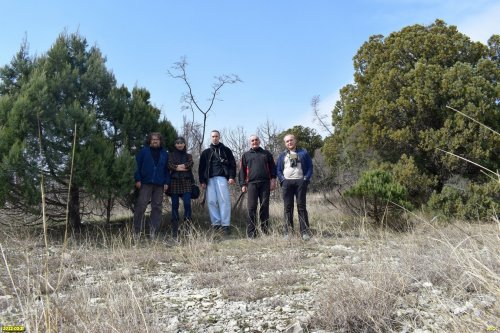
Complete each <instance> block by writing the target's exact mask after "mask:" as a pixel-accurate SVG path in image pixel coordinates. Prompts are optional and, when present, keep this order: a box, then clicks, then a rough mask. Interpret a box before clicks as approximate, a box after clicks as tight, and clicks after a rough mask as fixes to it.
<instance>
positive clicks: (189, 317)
mask: <svg viewBox="0 0 500 333" xmlns="http://www.w3.org/2000/svg"><path fill="white" fill-rule="evenodd" d="M491 230H492V231H493V238H492V239H493V240H494V239H495V238H494V236H495V235H494V232H495V228H492V229H491ZM490 236H491V234H490ZM432 237H434V236H433V235H430V236H429V235H427V236H422V235H412V236H409V235H403V236H401V235H399V236H394V237H392V236H391V237H389V238H388V237H385V236H384V237H373V236H370V237H361V236H359V235H358V236H356V237H340V238H339V237H319V236H317V237H313V238H312V239H311V240H310V241H308V242H304V241H302V240H301V239H299V238H297V239H291V240H284V239H282V238H280V237H265V238H261V239H257V240H246V239H234V238H233V239H227V240H222V241H221V240H218V239H206V238H199V239H196V240H191V241H186V240H184V241H183V242H182V243H181V244H174V243H172V242H169V243H167V244H165V243H163V242H154V243H149V242H144V243H142V244H140V245H139V246H136V247H135V248H134V247H132V246H130V244H128V245H127V244H126V243H125V244H124V243H120V244H117V243H116V242H114V243H113V242H112V241H111V242H110V243H108V244H102V243H101V244H100V245H99V246H96V245H95V244H93V243H92V242H89V243H82V242H78V243H75V244H70V245H69V246H68V248H67V249H64V247H63V246H62V245H51V246H50V247H49V249H48V251H46V250H45V247H44V246H43V244H42V242H41V240H40V239H35V240H33V239H31V240H30V241H26V240H23V241H11V242H7V243H6V240H5V239H4V240H2V243H1V244H2V254H3V266H4V267H5V268H6V269H4V270H2V273H1V277H0V291H1V293H0V322H1V323H3V324H9V325H17V324H22V325H26V326H28V327H29V329H30V331H31V332H35V331H40V332H42V331H46V330H47V322H48V321H47V320H46V319H47V318H50V320H49V321H50V322H52V328H54V327H57V328H55V331H64V332H81V331H82V330H85V331H88V332H101V331H116V332H125V331H127V332H296V333H298V332H387V331H396V332H442V331H447V332H460V331H463V332H467V331H468V332H487V331H499V330H500V319H499V316H498V315H499V313H500V310H499V309H500V306H499V299H498V297H499V290H500V285H499V280H498V276H499V275H498V273H499V269H500V263H499V262H498V258H499V247H498V243H497V244H496V247H495V245H494V244H495V243H494V242H488V243H486V242H484V239H482V240H481V242H482V245H481V244H479V243H471V242H470V240H467V241H466V239H467V237H463V241H462V242H461V243H460V238H457V239H456V240H450V238H448V237H447V238H446V239H447V241H446V242H444V241H440V240H438V239H434V240H432ZM497 237H498V234H497ZM478 244H479V245H478ZM453 251H455V252H453ZM471 251H479V252H480V253H476V252H474V253H473V254H472V255H470V256H469V257H468V258H467V257H466V255H465V254H467V253H469V254H470V253H471ZM47 258H48V260H47ZM467 262H468V263H469V264H470V266H466V264H467ZM444 266H446V267H444ZM44 267H49V269H48V272H49V273H47V271H46V270H45V269H44ZM438 267H441V268H438ZM7 268H8V269H7ZM488 274H489V276H488ZM47 282H48V283H47ZM47 313H50V315H49V316H47V315H46V314H47Z"/></svg>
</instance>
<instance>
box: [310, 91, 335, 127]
mask: <svg viewBox="0 0 500 333" xmlns="http://www.w3.org/2000/svg"><path fill="white" fill-rule="evenodd" d="M319 102H320V98H319V95H316V96H313V98H312V99H311V107H312V109H313V114H314V119H313V122H315V123H317V124H318V125H319V126H321V127H322V128H323V130H325V131H326V132H328V133H329V134H330V135H332V134H333V132H332V130H331V126H330V125H329V124H328V123H327V120H326V119H328V115H326V114H321V113H320V111H319Z"/></svg>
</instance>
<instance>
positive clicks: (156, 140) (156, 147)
mask: <svg viewBox="0 0 500 333" xmlns="http://www.w3.org/2000/svg"><path fill="white" fill-rule="evenodd" d="M135 159H136V162H137V169H136V171H135V174H134V178H135V187H136V188H137V189H139V198H138V199H137V203H136V205H135V211H134V238H136V239H137V238H138V237H139V236H140V234H141V227H142V219H143V217H144V212H145V211H146V207H147V205H148V203H149V201H151V224H150V229H151V230H150V236H151V239H154V238H155V236H156V232H157V230H158V228H159V226H160V221H161V214H162V203H163V193H164V192H165V191H166V190H167V189H168V185H169V184H170V172H169V171H168V153H167V151H166V150H165V149H164V148H163V143H162V138H161V134H160V133H157V132H153V133H151V134H149V135H148V139H147V141H146V144H145V145H144V147H143V148H142V149H141V150H140V151H139V152H138V153H137V155H136V157H135Z"/></svg>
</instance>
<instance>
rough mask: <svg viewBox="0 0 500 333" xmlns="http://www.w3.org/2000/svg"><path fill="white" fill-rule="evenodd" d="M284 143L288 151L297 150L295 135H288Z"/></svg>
mask: <svg viewBox="0 0 500 333" xmlns="http://www.w3.org/2000/svg"><path fill="white" fill-rule="evenodd" d="M283 141H285V146H286V149H288V150H295V149H296V148H297V139H295V135H293V134H287V135H285V138H284V139H283Z"/></svg>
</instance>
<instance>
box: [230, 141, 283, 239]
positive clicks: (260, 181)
mask: <svg viewBox="0 0 500 333" xmlns="http://www.w3.org/2000/svg"><path fill="white" fill-rule="evenodd" d="M249 142H250V150H248V151H247V152H245V153H243V156H242V157H241V161H240V172H239V182H240V186H241V192H243V193H247V209H248V220H247V237H248V238H255V237H256V236H257V232H256V229H255V226H256V221H255V220H256V213H257V205H258V204H259V202H260V209H259V219H260V228H261V230H262V232H263V233H265V234H267V233H268V232H269V197H270V195H271V191H272V190H274V189H275V188H276V165H275V164H274V159H273V155H272V154H271V153H270V152H269V151H268V150H265V149H263V148H261V147H260V139H259V137H258V136H257V135H251V136H250V139H249Z"/></svg>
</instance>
